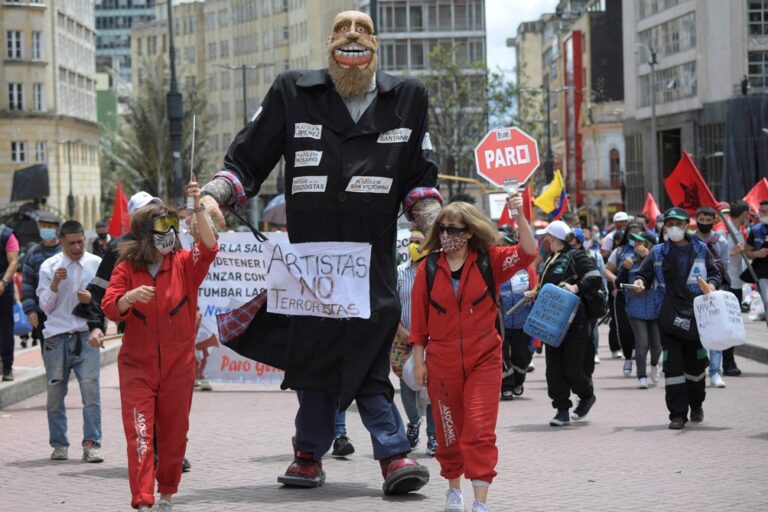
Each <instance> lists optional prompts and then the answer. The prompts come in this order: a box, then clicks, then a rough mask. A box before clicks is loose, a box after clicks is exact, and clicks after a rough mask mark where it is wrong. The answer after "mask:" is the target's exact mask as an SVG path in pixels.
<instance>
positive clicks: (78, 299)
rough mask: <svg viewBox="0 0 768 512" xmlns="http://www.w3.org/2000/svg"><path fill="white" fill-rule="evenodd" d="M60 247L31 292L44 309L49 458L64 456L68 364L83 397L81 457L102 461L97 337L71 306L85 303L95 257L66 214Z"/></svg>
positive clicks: (79, 227) (76, 224)
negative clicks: (50, 451)
mask: <svg viewBox="0 0 768 512" xmlns="http://www.w3.org/2000/svg"><path fill="white" fill-rule="evenodd" d="M59 240H60V241H61V248H62V252H60V253H59V254H57V255H55V256H52V257H50V258H48V259H47V260H45V261H44V262H43V264H42V265H41V266H40V279H39V281H38V286H37V295H38V297H39V298H40V308H41V309H42V310H43V312H44V313H45V314H46V315H47V317H48V319H47V320H46V323H45V329H44V330H43V336H44V337H45V349H44V351H43V363H44V364H45V374H46V379H47V381H48V403H47V410H48V431H49V434H50V440H49V442H50V444H51V446H52V447H53V453H52V454H51V460H67V458H68V457H69V454H68V448H69V440H68V438H67V412H66V409H65V407H64V398H65V397H66V396H67V385H68V383H69V375H70V372H71V371H72V370H74V372H75V376H76V377H77V382H78V384H79V385H80V394H81V396H82V400H83V443H82V444H83V461H85V462H102V461H103V460H104V457H103V455H102V453H101V402H100V399H99V370H100V366H101V361H100V355H99V346H100V344H101V342H100V340H99V338H98V337H94V338H93V339H92V340H90V342H89V339H88V338H89V332H88V324H87V322H86V320H84V319H82V318H80V317H77V316H75V315H74V314H72V311H73V310H74V309H75V307H76V306H77V305H78V304H79V303H83V304H88V303H89V302H90V300H91V294H90V292H88V291H86V289H85V287H86V286H87V285H88V283H90V282H91V280H92V279H93V278H94V276H95V275H96V269H98V267H99V263H101V258H99V257H98V256H95V255H93V254H91V253H89V252H87V251H86V250H85V235H84V231H83V226H82V224H80V223H79V222H77V221H74V220H70V221H67V222H65V223H64V224H62V225H61V229H60V231H59Z"/></svg>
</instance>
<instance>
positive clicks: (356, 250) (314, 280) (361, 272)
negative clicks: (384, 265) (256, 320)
mask: <svg viewBox="0 0 768 512" xmlns="http://www.w3.org/2000/svg"><path fill="white" fill-rule="evenodd" d="M263 247H264V251H265V258H266V260H267V262H268V263H267V268H266V274H267V286H266V287H267V311H269V312H270V313H277V314H282V315H303V316H318V317H322V318H370V316H371V296H370V282H371V279H370V273H371V245H370V244H368V243H360V242H308V243H301V244H291V243H289V242H288V241H287V240H285V241H277V240H269V241H268V242H266V243H264V245H263Z"/></svg>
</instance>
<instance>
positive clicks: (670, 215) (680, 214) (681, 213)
mask: <svg viewBox="0 0 768 512" xmlns="http://www.w3.org/2000/svg"><path fill="white" fill-rule="evenodd" d="M667 219H678V220H684V221H690V220H691V217H690V216H689V215H688V212H686V211H685V210H683V209H682V208H670V209H669V210H667V211H665V212H664V220H665V221H666V220H667Z"/></svg>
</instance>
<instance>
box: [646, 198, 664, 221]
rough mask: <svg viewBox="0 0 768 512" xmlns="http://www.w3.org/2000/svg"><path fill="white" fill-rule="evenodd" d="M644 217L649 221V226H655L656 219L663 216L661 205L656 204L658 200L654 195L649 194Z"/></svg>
mask: <svg viewBox="0 0 768 512" xmlns="http://www.w3.org/2000/svg"><path fill="white" fill-rule="evenodd" d="M643 215H645V217H646V218H647V219H648V225H649V226H653V225H654V224H655V222H656V217H658V216H659V215H661V210H659V205H657V204H656V200H655V199H654V198H653V194H651V193H650V192H648V197H647V198H646V199H645V205H644V206H643Z"/></svg>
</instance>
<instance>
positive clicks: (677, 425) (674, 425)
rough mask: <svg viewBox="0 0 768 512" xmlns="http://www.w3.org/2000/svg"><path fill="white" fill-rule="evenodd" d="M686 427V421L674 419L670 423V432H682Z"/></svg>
mask: <svg viewBox="0 0 768 512" xmlns="http://www.w3.org/2000/svg"><path fill="white" fill-rule="evenodd" d="M684 426H685V420H684V419H683V418H672V420H670V422H669V427H668V428H669V429H670V430H682V429H683V427H684Z"/></svg>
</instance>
